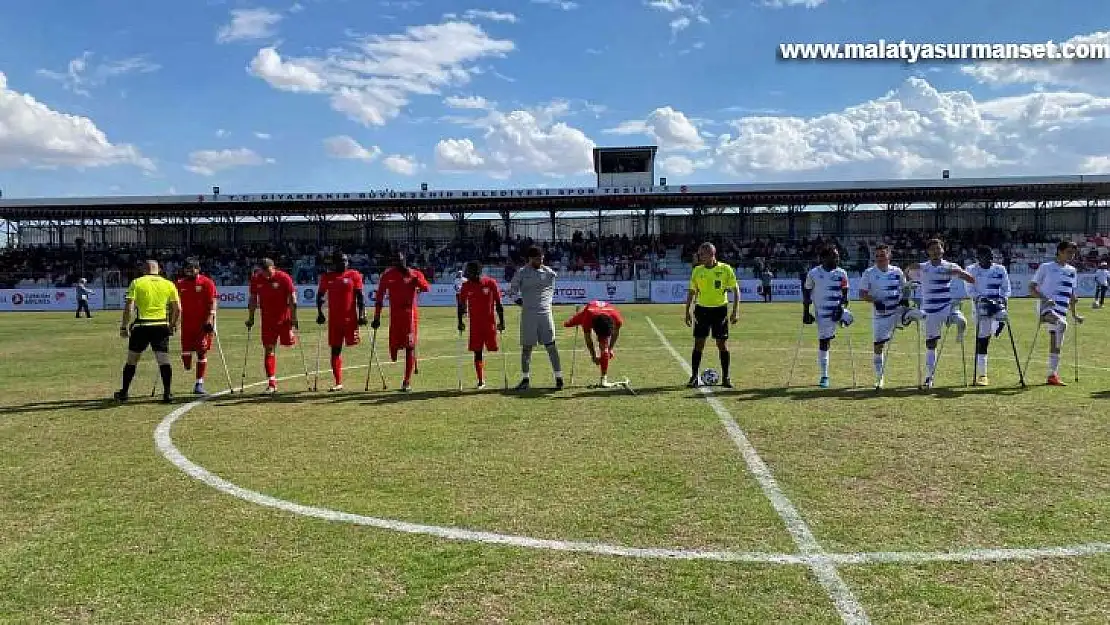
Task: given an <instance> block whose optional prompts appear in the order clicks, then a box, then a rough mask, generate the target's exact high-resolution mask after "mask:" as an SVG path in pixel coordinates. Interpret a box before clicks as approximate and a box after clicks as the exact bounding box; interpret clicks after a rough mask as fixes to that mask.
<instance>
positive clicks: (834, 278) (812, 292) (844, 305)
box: [802, 246, 852, 388]
mask: <svg viewBox="0 0 1110 625" xmlns="http://www.w3.org/2000/svg"><path fill="white" fill-rule="evenodd" d="M839 265H840V252H839V251H837V249H836V247H835V246H829V247H827V248H825V249H823V250H822V251H821V264H820V265H818V266H817V267H814V268H813V269H810V270H809V273H807V274H806V280H805V283H804V284H803V285H802V323H803V324H805V325H811V324H813V323H814V322H816V323H817V339H818V347H817V367H818V368H819V369H820V370H821V379H820V380H819V381H818V382H817V385H818V386H820V387H821V388H829V344H830V343H831V342H832V340H833V339H834V338H836V328H837V326H841V325H843V326H844V327H848V326H850V325H852V313H850V312H849V311H848V272H846V271H844V269H842V268H841V267H840V266H839ZM810 304H812V305H813V307H814V309H815V312H816V313H817V314H816V316H814V315H813V314H812V313H810V311H809V307H810Z"/></svg>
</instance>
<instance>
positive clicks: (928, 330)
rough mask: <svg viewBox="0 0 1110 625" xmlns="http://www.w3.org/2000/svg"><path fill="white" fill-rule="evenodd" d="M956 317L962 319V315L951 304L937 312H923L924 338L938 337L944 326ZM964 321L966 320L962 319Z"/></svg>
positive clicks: (954, 320)
mask: <svg viewBox="0 0 1110 625" xmlns="http://www.w3.org/2000/svg"><path fill="white" fill-rule="evenodd" d="M957 319H964V316H963V313H961V312H960V311H958V310H956V309H955V307H953V306H948V307H947V308H945V309H944V310H942V311H940V312H937V313H925V340H926V341H931V340H933V339H939V338H940V337H941V333H942V332H943V330H944V326H946V325H951V324H953V323H956V322H957ZM964 323H967V321H966V320H964Z"/></svg>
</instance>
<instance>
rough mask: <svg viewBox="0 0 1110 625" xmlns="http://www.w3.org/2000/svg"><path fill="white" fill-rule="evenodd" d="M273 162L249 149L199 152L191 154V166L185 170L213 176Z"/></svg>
mask: <svg viewBox="0 0 1110 625" xmlns="http://www.w3.org/2000/svg"><path fill="white" fill-rule="evenodd" d="M273 162H274V159H272V158H263V157H262V156H260V155H259V154H258V153H257V152H255V151H254V150H251V149H249V148H237V149H234V150H199V151H196V152H193V153H191V154H189V164H188V165H186V166H185V169H187V170H189V171H191V172H193V173H194V174H200V175H201V176H212V175H215V174H216V173H217V172H221V171H224V170H227V169H234V168H236V167H257V166H259V165H264V164H269V163H273Z"/></svg>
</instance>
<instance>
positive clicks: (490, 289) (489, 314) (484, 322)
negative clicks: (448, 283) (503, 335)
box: [458, 261, 505, 389]
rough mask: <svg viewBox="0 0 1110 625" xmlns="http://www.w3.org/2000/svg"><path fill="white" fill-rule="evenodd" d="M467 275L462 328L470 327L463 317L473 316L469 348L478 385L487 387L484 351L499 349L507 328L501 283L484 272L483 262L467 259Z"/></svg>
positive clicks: (461, 303)
mask: <svg viewBox="0 0 1110 625" xmlns="http://www.w3.org/2000/svg"><path fill="white" fill-rule="evenodd" d="M465 275H466V282H463V283H462V285H461V286H460V287H459V292H458V298H459V306H458V315H459V332H465V331H466V323H465V322H464V321H463V317H466V316H469V317H470V337H469V340H468V342H467V351H470V352H472V353H473V354H474V372H475V373H476V374H477V376H478V388H479V389H483V388H485V387H486V364H485V360H484V358H483V355H482V353H483V351H490V352H496V351H497V350H498V349H499V346H498V343H497V333H498V332H504V331H505V308H504V306H502V304H501V287H499V286H498V285H497V280H494V279H493V278H490V277H489V276H483V275H482V264H481V263H479V262H478V261H470V262H469V263H467V264H466V271H465ZM495 314H496V321H495V320H494V315H495Z"/></svg>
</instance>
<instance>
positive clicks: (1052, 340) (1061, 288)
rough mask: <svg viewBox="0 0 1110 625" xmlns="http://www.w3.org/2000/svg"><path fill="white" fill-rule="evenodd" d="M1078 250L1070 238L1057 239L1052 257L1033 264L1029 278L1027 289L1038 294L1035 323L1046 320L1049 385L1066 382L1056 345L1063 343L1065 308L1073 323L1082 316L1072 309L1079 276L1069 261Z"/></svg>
mask: <svg viewBox="0 0 1110 625" xmlns="http://www.w3.org/2000/svg"><path fill="white" fill-rule="evenodd" d="M1077 250H1078V248H1077V247H1076V245H1075V243H1072V242H1071V241H1060V243H1059V244H1058V245H1057V246H1056V260H1055V261H1051V262H1047V263H1044V264H1042V265H1041V266H1040V267H1037V273H1035V274H1033V280H1031V281H1030V282H1029V293H1030V295H1032V296H1033V297H1038V298H1040V301H1039V302H1038V303H1037V311H1038V313H1039V314H1038V317H1039V320H1038V322H1039V323H1045V324H1048V338H1049V345H1048V381H1047V384H1049V385H1050V386H1066V385H1065V384H1064V382H1063V381H1062V380H1061V379H1060V349H1061V348H1062V347H1063V346H1064V333H1065V332H1067V330H1068V311H1069V310H1070V311H1071V316H1072V318H1073V319H1075V322H1076V323H1083V317H1081V316H1079V313H1078V312H1076V308H1075V303H1076V301H1078V297H1076V294H1075V289H1076V284H1077V283H1078V281H1079V276H1078V274H1077V272H1076V270H1075V267H1073V266H1072V265H1071V264H1070V263H1071V260H1072V259H1073V258H1075V253H1076V251H1077Z"/></svg>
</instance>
